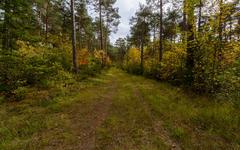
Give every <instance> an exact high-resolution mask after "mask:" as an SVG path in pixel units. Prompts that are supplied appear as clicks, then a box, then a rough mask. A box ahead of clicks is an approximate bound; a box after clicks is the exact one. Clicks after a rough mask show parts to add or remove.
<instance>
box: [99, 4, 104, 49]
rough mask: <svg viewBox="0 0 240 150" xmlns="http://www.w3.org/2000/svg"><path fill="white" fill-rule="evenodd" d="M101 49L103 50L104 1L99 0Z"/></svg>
mask: <svg viewBox="0 0 240 150" xmlns="http://www.w3.org/2000/svg"><path fill="white" fill-rule="evenodd" d="M99 23H100V26H99V27H100V49H101V50H103V27H102V0H99Z"/></svg>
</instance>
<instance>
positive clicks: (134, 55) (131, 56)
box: [125, 47, 141, 64]
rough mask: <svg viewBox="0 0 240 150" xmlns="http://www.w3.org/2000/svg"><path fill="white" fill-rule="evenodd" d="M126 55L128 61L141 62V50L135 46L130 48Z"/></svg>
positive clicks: (131, 62) (132, 62)
mask: <svg viewBox="0 0 240 150" xmlns="http://www.w3.org/2000/svg"><path fill="white" fill-rule="evenodd" d="M126 57H127V58H126V59H125V60H127V63H130V64H139V63H140V58H141V53H140V50H139V49H137V48H135V47H132V48H130V49H129V51H128V53H127V55H126Z"/></svg>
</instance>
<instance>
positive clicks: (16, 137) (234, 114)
mask: <svg viewBox="0 0 240 150" xmlns="http://www.w3.org/2000/svg"><path fill="white" fill-rule="evenodd" d="M106 97H108V98H110V99H111V105H110V106H109V109H108V111H107V115H106V116H105V118H103V119H104V120H103V122H102V123H101V125H100V126H97V127H96V132H95V133H96V135H95V136H96V137H95V144H96V145H95V146H96V148H97V149H104V150H105V149H143V150H144V149H146V150H149V149H151V150H152V149H153V150H154V149H171V147H172V143H175V144H177V145H178V146H179V147H181V148H183V149H240V128H239V126H240V109H239V108H238V107H236V106H234V104H231V103H230V102H229V101H228V100H226V101H216V100H214V99H212V98H207V97H200V96H196V95H190V94H189V93H188V94H187V93H185V92H184V91H183V90H182V89H180V88H177V87H172V86H170V85H168V84H165V83H159V82H157V81H154V80H150V79H146V78H144V77H139V76H132V75H129V74H127V73H124V72H122V71H120V70H117V69H110V70H109V71H106V72H104V73H103V74H102V75H99V76H96V77H93V78H89V79H86V80H84V81H81V82H74V83H73V84H71V85H69V86H67V87H65V86H64V84H57V85H55V86H53V87H50V88H49V89H35V88H32V89H28V94H27V96H26V98H25V99H24V100H23V101H20V102H4V100H3V98H1V97H0V120H1V122H0V149H4V150H5V149H6V150H8V149H44V148H49V149H56V147H51V146H54V145H64V148H67V147H69V146H70V147H71V146H72V145H75V144H77V143H79V139H78V137H77V136H76V133H75V132H76V129H75V128H73V127H72V126H73V122H74V121H73V120H72V118H73V117H75V118H76V117H77V120H78V119H79V120H78V121H79V122H82V124H83V125H85V126H88V121H86V120H85V119H87V118H86V114H88V113H90V114H91V111H92V109H94V106H95V105H96V104H98V103H99V102H100V101H105V100H106ZM100 106H101V105H100ZM75 112H77V114H75ZM88 117H89V116H88ZM159 122H160V124H159ZM74 123H77V122H74ZM78 132H84V130H83V131H82V129H81V130H80V129H79V131H78Z"/></svg>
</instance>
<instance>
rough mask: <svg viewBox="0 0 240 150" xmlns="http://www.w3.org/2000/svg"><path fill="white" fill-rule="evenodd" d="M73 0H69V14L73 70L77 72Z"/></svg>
mask: <svg viewBox="0 0 240 150" xmlns="http://www.w3.org/2000/svg"><path fill="white" fill-rule="evenodd" d="M74 7H75V6H74V0H71V16H72V53H73V71H74V72H75V73H77V72H78V69H77V52H76V26H75V13H74Z"/></svg>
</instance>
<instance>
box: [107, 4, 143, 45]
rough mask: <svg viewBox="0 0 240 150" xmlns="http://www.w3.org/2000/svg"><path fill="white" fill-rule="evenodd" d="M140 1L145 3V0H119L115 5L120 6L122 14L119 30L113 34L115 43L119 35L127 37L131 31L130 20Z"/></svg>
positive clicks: (112, 37)
mask: <svg viewBox="0 0 240 150" xmlns="http://www.w3.org/2000/svg"><path fill="white" fill-rule="evenodd" d="M139 3H145V0H117V2H116V4H115V6H116V7H118V8H119V14H120V16H121V19H120V21H121V23H120V24H119V27H118V32H117V33H116V34H112V35H111V37H110V40H111V42H112V43H115V41H116V39H118V38H119V37H122V38H124V37H126V36H127V34H129V31H130V25H129V20H130V19H131V17H132V16H134V14H135V12H136V10H137V9H138V7H139Z"/></svg>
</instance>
